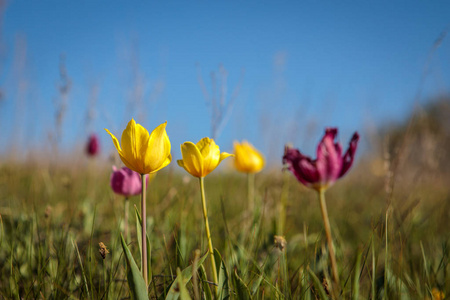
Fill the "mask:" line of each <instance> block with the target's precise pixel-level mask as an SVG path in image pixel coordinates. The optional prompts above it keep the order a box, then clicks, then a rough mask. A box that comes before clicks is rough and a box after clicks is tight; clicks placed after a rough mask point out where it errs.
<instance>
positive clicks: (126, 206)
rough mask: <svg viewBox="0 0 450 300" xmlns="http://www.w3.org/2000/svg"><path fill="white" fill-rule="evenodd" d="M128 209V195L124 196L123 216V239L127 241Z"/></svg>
mask: <svg viewBox="0 0 450 300" xmlns="http://www.w3.org/2000/svg"><path fill="white" fill-rule="evenodd" d="M129 209H130V199H128V197H125V216H124V218H123V223H124V225H123V230H124V231H125V241H127V243H128V236H129V232H128V211H129Z"/></svg>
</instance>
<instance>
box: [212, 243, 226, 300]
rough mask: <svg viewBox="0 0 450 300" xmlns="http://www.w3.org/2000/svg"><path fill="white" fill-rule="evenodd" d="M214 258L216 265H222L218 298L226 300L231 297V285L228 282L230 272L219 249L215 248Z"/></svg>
mask: <svg viewBox="0 0 450 300" xmlns="http://www.w3.org/2000/svg"><path fill="white" fill-rule="evenodd" d="M214 260H215V261H216V266H220V267H219V270H218V273H219V274H217V275H218V277H219V287H218V292H219V295H218V299H221V300H226V299H229V298H230V287H229V283H228V272H227V268H226V266H225V263H224V262H223V260H222V256H221V255H220V253H219V251H218V250H217V249H214Z"/></svg>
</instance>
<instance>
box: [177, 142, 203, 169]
mask: <svg viewBox="0 0 450 300" xmlns="http://www.w3.org/2000/svg"><path fill="white" fill-rule="evenodd" d="M181 155H182V156H183V161H182V164H180V162H178V164H179V165H180V166H182V167H183V168H184V169H185V170H186V171H187V172H188V173H189V174H191V175H192V176H195V177H204V176H205V175H206V174H204V171H203V156H202V154H201V153H200V151H199V149H198V148H197V146H196V145H194V143H192V142H185V143H183V144H182V145H181Z"/></svg>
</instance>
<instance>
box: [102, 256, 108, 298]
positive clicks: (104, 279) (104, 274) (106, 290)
mask: <svg viewBox="0 0 450 300" xmlns="http://www.w3.org/2000/svg"><path fill="white" fill-rule="evenodd" d="M102 264H103V285H104V286H105V299H108V285H107V284H106V263H105V259H103V260H102Z"/></svg>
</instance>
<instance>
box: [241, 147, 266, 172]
mask: <svg viewBox="0 0 450 300" xmlns="http://www.w3.org/2000/svg"><path fill="white" fill-rule="evenodd" d="M234 153H235V155H236V158H235V160H234V165H235V167H236V169H237V170H238V171H240V172H244V173H256V172H259V171H261V170H262V168H263V167H264V157H263V155H262V154H261V153H260V152H259V151H258V150H256V149H255V148H254V147H253V145H252V144H250V143H248V142H247V141H242V143H238V142H234Z"/></svg>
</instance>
